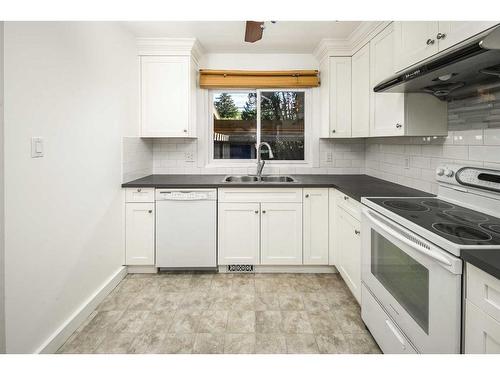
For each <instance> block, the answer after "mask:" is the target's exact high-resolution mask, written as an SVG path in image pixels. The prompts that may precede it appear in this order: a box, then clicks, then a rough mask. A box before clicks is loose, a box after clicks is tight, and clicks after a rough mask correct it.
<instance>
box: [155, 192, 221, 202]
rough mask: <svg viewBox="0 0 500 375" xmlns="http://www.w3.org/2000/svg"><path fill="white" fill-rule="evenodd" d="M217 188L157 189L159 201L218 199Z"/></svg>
mask: <svg viewBox="0 0 500 375" xmlns="http://www.w3.org/2000/svg"><path fill="white" fill-rule="evenodd" d="M216 199H217V190H215V189H195V190H193V189H189V190H188V189H186V190H182V189H181V190H179V189H177V190H172V189H157V190H156V200H157V201H165V200H170V201H200V200H216Z"/></svg>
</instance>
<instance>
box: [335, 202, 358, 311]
mask: <svg viewBox="0 0 500 375" xmlns="http://www.w3.org/2000/svg"><path fill="white" fill-rule="evenodd" d="M349 199H350V198H349ZM348 209H349V208H346V207H344V206H343V205H337V207H336V220H335V233H336V235H335V255H336V259H337V260H336V266H337V269H338V270H339V272H340V275H341V276H342V278H343V279H344V281H345V283H346V284H347V286H348V287H349V289H350V290H351V292H352V294H353V295H354V297H355V298H356V300H357V301H358V302H360V301H361V235H360V234H361V223H360V221H359V219H357V218H355V217H354V216H352V214H351V213H349V212H348Z"/></svg>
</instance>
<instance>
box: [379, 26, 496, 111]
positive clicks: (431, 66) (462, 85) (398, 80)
mask: <svg viewBox="0 0 500 375" xmlns="http://www.w3.org/2000/svg"><path fill="white" fill-rule="evenodd" d="M499 88H500V26H499V27H496V28H494V29H492V30H489V31H487V32H485V33H483V34H480V35H479V36H477V37H475V38H473V39H472V40H469V41H466V42H464V43H461V44H459V45H458V46H456V47H453V48H451V49H450V50H449V51H444V52H443V53H440V54H438V55H437V56H435V57H432V58H430V59H428V60H425V61H423V62H421V63H420V64H418V65H416V66H414V67H412V68H409V69H407V70H405V71H402V72H400V73H398V74H396V75H395V76H392V77H390V78H388V79H386V80H385V81H383V82H381V83H379V84H378V85H377V86H375V88H374V89H373V90H374V91H375V92H416V93H418V92H424V93H429V94H432V95H434V96H436V97H437V98H439V99H441V100H447V101H449V100H453V99H463V98H466V97H470V96H476V95H478V94H479V93H484V92H485V91H488V90H495V91H496V90H498V89H499Z"/></svg>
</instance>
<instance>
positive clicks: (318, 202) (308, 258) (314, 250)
mask: <svg viewBox="0 0 500 375" xmlns="http://www.w3.org/2000/svg"><path fill="white" fill-rule="evenodd" d="M304 264H314V265H316V264H318V265H320V264H328V189H304Z"/></svg>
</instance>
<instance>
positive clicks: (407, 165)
mask: <svg viewBox="0 0 500 375" xmlns="http://www.w3.org/2000/svg"><path fill="white" fill-rule="evenodd" d="M405 169H410V157H409V156H405Z"/></svg>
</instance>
